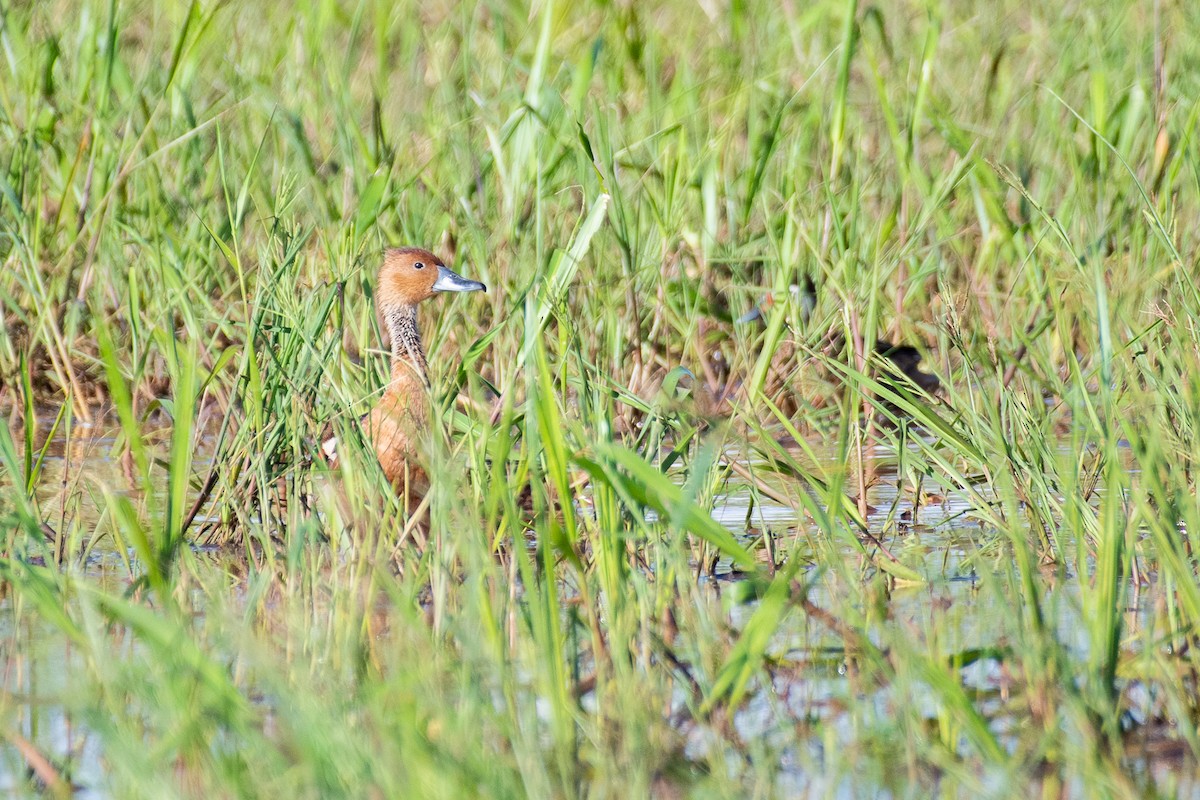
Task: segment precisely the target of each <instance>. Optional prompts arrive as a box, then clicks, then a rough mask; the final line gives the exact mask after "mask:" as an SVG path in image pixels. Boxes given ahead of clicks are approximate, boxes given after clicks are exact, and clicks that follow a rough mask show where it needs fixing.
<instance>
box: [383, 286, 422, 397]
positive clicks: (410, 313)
mask: <svg viewBox="0 0 1200 800" xmlns="http://www.w3.org/2000/svg"><path fill="white" fill-rule="evenodd" d="M384 319H385V321H386V323H387V327H388V333H389V334H391V337H392V381H391V385H390V386H389V388H390V389H400V388H402V387H405V386H412V385H414V384H418V385H420V386H421V387H426V386H428V385H429V364H428V363H427V362H426V361H425V348H424V347H422V346H421V331H420V329H419V328H417V307H416V306H410V305H404V306H398V307H395V308H392V309H389V310H388V313H387V314H386V316H385V317H384Z"/></svg>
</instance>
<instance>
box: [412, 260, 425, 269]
mask: <svg viewBox="0 0 1200 800" xmlns="http://www.w3.org/2000/svg"><path fill="white" fill-rule="evenodd" d="M413 269H425V264H424V263H422V262H420V261H418V262H417V263H415V264H413Z"/></svg>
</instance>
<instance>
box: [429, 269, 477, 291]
mask: <svg viewBox="0 0 1200 800" xmlns="http://www.w3.org/2000/svg"><path fill="white" fill-rule="evenodd" d="M433 290H434V291H435V292H486V291H487V287H486V286H484V285H483V284H482V283H480V282H479V281H469V280H467V279H466V278H464V277H463V276H462V275H459V274H458V273H457V272H455V271H454V270H452V269H450V268H449V267H438V276H437V280H436V281H434V282H433Z"/></svg>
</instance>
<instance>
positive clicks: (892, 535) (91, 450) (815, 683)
mask: <svg viewBox="0 0 1200 800" xmlns="http://www.w3.org/2000/svg"><path fill="white" fill-rule="evenodd" d="M81 433H86V434H87V435H80V434H81ZM155 436H158V437H159V438H160V439H161V440H162V441H164V442H165V438H166V433H165V432H163V431H159V432H153V431H152V432H151V434H150V437H151V439H152V440H153V439H154V437H155ZM117 444H118V441H117V437H116V436H115V434H114V433H113V432H111V431H103V430H92V431H80V430H79V429H76V431H75V434H74V435H73V436H72V437H71V440H70V443H69V446H68V445H67V444H66V443H65V440H62V439H61V437H60V439H58V440H55V441H54V442H52V443H51V444H50V446H49V447H48V448H47V457H46V461H45V463H44V465H43V472H42V475H41V477H40V479H39V488H40V492H39V501H40V502H41V507H42V510H43V512H44V513H45V515H46V518H47V520H48V521H50V522H51V524H52V526H54V527H56V528H58V529H60V530H67V529H69V528H71V527H72V523H73V527H74V528H75V529H83V530H90V529H93V528H94V527H96V525H97V524H98V523H100V522H102V520H103V516H104V514H105V513H106V512H105V511H104V510H103V509H105V507H106V506H105V499H104V495H103V493H104V492H105V491H107V492H116V493H122V492H132V491H134V490H133V489H131V488H130V486H131V482H130V480H129V478H128V476H127V474H126V470H125V469H124V468H123V466H122V464H121V463H120V460H119V459H117V458H115V457H114V453H115V452H116V451H117ZM818 452H819V453H823V457H828V458H829V459H831V462H830V463H833V462H832V459H833V458H835V455H834V453H833V451H832V450H831V449H829V450H826V451H820V450H819V449H818ZM888 461H889V458H888V455H887V454H886V453H883V454H881V455H880V457H879V459H878V462H877V463H876V464H875V465H874V466H875V467H876V468H877V469H879V471H880V472H882V473H884V474H885V475H886V472H887V463H888ZM197 469H199V470H202V469H203V462H202V461H198V462H197ZM850 491H853V488H852V487H851V489H850ZM912 499H913V494H912V492H909V491H897V489H896V485H895V480H894V476H889V477H885V478H884V479H883V480H880V481H879V482H878V483H876V484H875V485H874V486H873V487H872V488H871V490H870V491H869V493H868V496H867V502H868V503H869V504H870V505H871V506H872V507H873V509H874V510H873V511H872V512H871V513H870V514H869V515H868V518H867V519H868V524H869V528H870V530H871V531H872V532H873V534H874V535H875V536H877V537H878V539H879V541H880V542H881V543H882V544H883V545H884V546H885V547H887V548H888V549H889V550H890V551H891V552H893V553H895V554H896V555H897V556H899V557H900V558H901V559H902V560H903V561H904V562H905V563H906V564H909V565H914V564H915V565H918V570H919V571H920V572H921V573H922V575H923V576H924V577H925V578H926V580H927V582H926V583H925V584H922V585H913V586H896V587H893V588H891V589H890V590H889V591H888V594H887V597H886V608H887V617H888V620H889V624H892V625H899V626H904V627H905V628H906V629H909V630H911V631H912V632H913V640H914V643H918V642H920V641H921V640H923V639H924V638H926V637H935V638H936V642H937V644H936V649H937V651H938V653H939V654H940V655H941V656H943V657H948V656H950V655H953V654H974V653H983V655H982V656H981V657H978V658H974V656H971V659H973V663H969V664H968V665H967V666H965V667H964V668H963V669H962V680H963V685H964V687H965V688H967V689H969V690H971V691H973V692H975V696H976V698H977V707H978V708H979V710H980V711H981V712H982V713H983V714H984V715H985V716H986V717H987V719H988V720H989V724H990V726H991V727H992V730H993V731H994V732H995V733H997V734H998V736H999V737H1000V740H1001V741H1002V742H1003V743H1004V744H1005V746H1006V747H1008V748H1009V749H1010V750H1012V749H1013V748H1015V746H1016V741H1017V738H1018V734H1019V731H1014V730H1013V720H1011V719H1010V718H1008V717H1007V716H1006V714H1005V710H1004V708H1005V705H1004V702H1003V700H1002V697H1003V694H1004V692H1005V690H1006V687H1007V685H1008V683H1009V682H1010V681H1011V679H1012V678H1011V676H1010V675H1008V674H1007V672H1006V670H1005V669H1004V667H1003V664H1002V663H1001V662H1000V661H999V660H997V659H996V658H994V657H988V655H987V654H986V652H987V651H988V650H989V648H1002V647H1004V646H1006V644H1007V635H1008V633H1009V629H1008V626H1007V625H1006V624H1005V623H1004V621H1005V620H1007V619H1009V618H1010V617H1011V615H1012V614H1013V613H1014V611H1013V607H1012V606H1010V605H1009V604H1007V603H1006V602H1005V600H1004V595H1003V593H1002V592H997V591H981V590H980V584H981V582H982V581H989V580H996V577H997V576H998V575H1000V574H1001V573H1002V569H1003V564H1002V562H1001V559H1002V558H1003V557H1002V556H1000V555H999V553H998V552H997V546H996V543H995V537H993V536H990V535H989V533H988V531H987V530H985V529H984V528H983V527H982V526H981V525H980V523H979V522H978V521H977V520H976V519H975V518H974V516H973V515H972V514H971V511H972V506H971V504H970V502H969V501H968V500H967V499H966V498H964V497H961V496H954V495H950V496H946V497H944V498H937V499H938V502H936V504H930V505H925V506H923V507H921V508H920V509H914V508H913V504H912ZM712 515H713V517H714V518H715V519H716V520H717V521H718V522H720V523H721V524H722V525H724V526H726V527H727V528H729V529H730V530H731V531H733V532H734V533H735V534H737V535H738V536H741V537H745V538H746V539H748V540H749V539H755V538H758V537H761V536H762V535H764V532H768V533H769V534H770V535H771V536H773V537H774V540H775V547H776V551H777V552H782V553H792V554H794V555H795V556H796V557H799V558H802V559H803V558H805V554H806V553H811V554H812V556H813V557H812V559H811V560H812V561H813V562H814V563H817V562H818V561H819V558H820V556H819V555H818V551H817V550H816V549H815V546H814V545H813V543H811V542H810V541H808V539H807V537H810V536H812V535H813V534H812V532H811V527H812V526H811V525H809V524H808V523H807V522H806V520H805V519H804V518H803V515H802V514H798V513H797V511H796V510H795V509H793V508H792V507H790V506H786V505H782V504H779V503H775V502H771V501H769V500H766V499H764V498H762V497H759V496H755V495H754V493H752V492H751V490H750V488H749V487H748V486H746V485H739V484H732V485H731V486H730V487H729V491H728V493H727V494H725V495H723V496H721V497H719V498H718V500H717V503H716V505H715V508H714V510H713V512H712ZM866 544H867V548H868V551H870V552H872V553H873V554H876V555H877V553H876V545H875V544H873V543H870V542H867V543H866ZM833 547H834V548H835V549H836V551H837V552H838V554H839V555H840V556H842V557H843V558H844V559H845V560H846V562H847V563H851V564H857V565H859V567H860V568H861V569H863V570H865V571H872V569H871V568H870V566H869V564H867V563H866V562H865V560H864V558H863V556H862V554H861V552H860V551H859V550H858V549H857V548H855V547H854V546H853V545H852V544H851V543H848V542H846V543H833ZM88 552H89V554H88V556H87V558H86V560H85V561H84V562H83V563H77V564H74V565H70V566H68V567H65V568H67V569H71V570H74V571H77V572H78V573H79V574H82V575H85V576H86V577H87V578H89V579H90V580H92V581H95V582H98V583H99V584H100V585H101V587H102V588H104V589H105V590H107V591H112V592H117V593H120V592H123V591H124V590H126V589H127V588H129V586H130V585H131V584H132V580H133V575H134V573H135V572H136V569H137V567H136V560H135V559H134V557H133V556H132V554H131V553H127V552H122V551H120V550H119V549H116V548H114V546H113V542H111V541H101V542H99V543H98V544H97V546H96V547H95V548H92V549H90V550H89V551H88ZM1067 560H1068V563H1072V560H1073V555H1072V557H1071V558H1068V559H1067ZM221 568H222V567H221V566H220V565H215V566H214V569H221ZM722 572H724V570H722ZM800 578H801V579H802V580H804V581H806V582H807V584H808V586H809V595H808V597H809V600H811V601H812V602H813V603H815V604H816V605H817V606H819V607H822V608H828V607H833V606H835V605H836V603H835V598H834V596H833V594H832V593H833V592H836V591H837V581H836V580H831V579H828V576H826V575H824V574H823V573H822V572H821V571H820V570H818V569H817V568H816V567H813V566H809V567H806V568H805V569H803V570H802V572H801V573H800ZM711 582H712V584H713V585H714V587H716V589H717V591H723V589H722V587H723V586H727V585H732V584H733V583H734V582H736V578H733V577H732V576H729V575H728V574H725V575H719V576H718V578H717V579H716V580H712V581H711ZM1042 588H1043V591H1044V592H1045V593H1046V597H1047V602H1046V608H1047V609H1048V610H1049V611H1050V613H1051V614H1052V618H1051V623H1052V625H1053V627H1054V628H1055V629H1056V631H1057V635H1058V638H1059V641H1060V642H1063V643H1065V644H1066V645H1067V646H1068V648H1069V650H1070V651H1071V652H1073V653H1074V654H1075V655H1076V656H1078V657H1079V658H1081V659H1082V658H1083V657H1084V656H1085V655H1086V653H1087V650H1088V645H1089V643H1088V641H1087V637H1086V632H1085V631H1086V626H1085V624H1084V622H1085V621H1084V620H1083V619H1082V617H1081V614H1080V610H1079V609H1080V607H1081V598H1080V586H1079V584H1078V581H1077V580H1076V579H1075V578H1074V577H1072V576H1071V573H1070V570H1066V571H1063V570H1059V571H1047V572H1046V573H1045V574H1044V575H1043V576H1042ZM1154 596H1155V592H1154V587H1153V585H1151V586H1149V587H1146V588H1145V590H1144V591H1141V592H1138V593H1135V594H1134V596H1133V599H1132V603H1131V605H1130V607H1129V608H1128V609H1127V610H1126V620H1125V622H1126V631H1127V634H1126V638H1127V640H1129V643H1128V646H1129V647H1131V648H1133V649H1136V648H1137V647H1138V646H1139V645H1138V642H1139V641H1140V637H1139V636H1138V634H1139V633H1140V632H1141V631H1142V630H1143V629H1144V628H1146V627H1147V626H1151V627H1152V626H1153V609H1152V607H1151V602H1152V598H1153V597H1154ZM13 602H14V601H13V599H12V598H11V597H9V596H8V594H7V593H5V597H4V599H3V601H2V603H0V610H3V611H12V610H13V606H12V604H13ZM756 608H757V605H756V604H755V603H753V602H748V603H739V602H731V603H727V609H728V613H729V622H730V623H731V625H732V626H733V627H734V628H737V627H740V626H741V625H744V624H745V623H746V622H747V621H748V620H749V619H750V617H751V616H752V615H753V613H754V611H755V609H756ZM868 635H869V636H872V633H871V630H870V629H868ZM872 638H874V636H872ZM128 646H129V647H132V648H135V649H136V648H137V645H136V643H134V642H132V641H131V642H130V643H129V644H128ZM769 649H770V652H771V653H773V654H777V656H778V660H777V664H776V666H775V668H774V669H773V670H772V674H771V676H770V677H769V679H767V681H765V682H764V683H763V684H761V685H759V686H758V687H757V689H756V690H755V691H752V692H751V693H750V695H749V698H748V700H747V701H746V702H745V703H744V705H743V706H742V708H741V709H740V710H739V711H738V713H737V714H736V715H735V716H734V718H733V720H732V725H733V728H734V730H735V731H736V733H737V735H738V736H739V738H740V739H742V740H743V741H746V742H752V741H756V740H761V741H764V742H771V741H776V742H778V743H779V745H780V748H781V749H780V751H779V752H781V753H782V756H781V762H780V764H779V767H780V770H779V774H778V778H777V780H778V783H777V787H776V788H777V790H778V791H779V792H780V794H783V795H802V794H809V795H814V796H834V797H855V796H860V794H861V791H862V788H863V787H862V784H861V782H859V781H858V780H851V779H849V778H844V779H838V780H837V781H831V779H830V778H829V776H828V774H827V772H826V771H824V770H822V768H821V766H822V764H823V763H824V761H825V759H826V758H827V754H828V752H829V750H830V749H831V748H835V749H836V748H852V747H854V746H856V745H857V744H860V740H861V736H862V730H861V726H862V724H863V719H862V715H863V713H864V711H863V709H867V710H868V711H869V713H870V714H872V715H874V716H875V718H876V719H878V720H883V721H886V720H887V719H889V717H891V716H892V714H891V713H890V711H889V709H891V708H893V707H894V706H895V704H897V703H906V704H909V706H910V707H912V706H915V707H917V708H919V709H920V710H921V713H922V714H923V715H924V716H925V717H926V718H927V719H928V720H929V721H930V723H931V724H934V723H936V720H937V719H938V715H939V706H938V700H937V698H936V697H935V696H934V695H933V694H932V692H929V691H924V692H922V691H915V692H914V693H912V694H910V695H908V696H904V697H900V696H899V695H898V694H897V689H896V687H894V686H882V687H876V688H874V689H872V690H871V691H870V692H869V693H868V694H867V695H865V696H864V695H863V694H862V688H861V687H856V686H853V685H852V684H851V683H850V682H849V681H848V677H847V674H848V672H849V671H851V670H852V669H853V665H852V664H851V663H850V662H849V661H848V660H847V658H846V655H845V652H844V650H843V649H842V642H841V641H840V640H839V639H837V637H835V636H833V635H831V633H830V632H829V631H827V630H823V629H821V627H820V625H819V624H818V623H817V622H814V621H813V620H812V619H809V618H807V617H806V616H805V615H804V614H803V613H801V612H799V611H793V612H792V613H791V616H790V617H789V619H788V620H787V621H786V622H785V624H784V625H783V626H782V627H781V628H780V629H779V630H778V631H777V633H776V634H775V637H774V639H773V641H772V644H771V647H770V648H769ZM0 653H2V656H3V663H4V665H5V673H4V682H3V690H4V692H5V695H6V699H5V702H3V703H0V710H7V711H8V717H9V720H10V723H9V728H10V730H11V731H12V732H13V733H14V734H15V737H20V738H23V739H25V740H28V741H31V742H37V743H38V746H39V747H40V748H44V749H46V750H48V751H49V752H47V753H46V754H47V755H48V756H50V757H51V758H52V760H53V761H54V763H55V764H56V765H58V766H59V767H63V768H65V769H64V772H69V774H70V779H71V780H72V781H73V782H74V784H75V786H76V790H77V791H76V794H75V796H77V797H86V798H91V797H106V796H107V795H106V794H105V793H104V791H103V789H102V788H101V787H103V786H105V770H104V764H103V754H102V753H101V752H100V750H99V745H98V744H97V740H96V738H95V737H92V736H89V735H87V730H86V728H85V727H83V726H81V724H80V723H78V722H77V721H76V722H72V721H71V720H70V718H69V717H68V716H67V715H66V714H65V713H64V711H63V709H64V706H65V705H67V703H66V702H65V701H66V699H67V698H69V697H70V696H71V694H72V693H73V692H75V691H78V690H79V689H78V687H76V686H74V685H73V683H72V674H73V671H74V670H75V669H76V668H84V667H85V665H84V664H82V663H80V658H79V656H78V654H77V653H76V651H75V649H74V648H73V646H72V645H71V643H70V641H69V640H68V639H67V638H66V637H65V636H63V635H62V634H61V632H59V631H57V630H56V629H55V628H53V627H51V626H50V625H48V624H46V623H44V622H42V621H41V620H40V618H37V617H34V616H33V615H30V614H17V613H0ZM1126 691H1127V692H1129V693H1130V695H1131V697H1137V698H1140V699H1141V700H1144V703H1143V705H1144V706H1146V707H1149V706H1152V705H1153V702H1152V698H1149V697H1147V696H1146V690H1145V688H1144V687H1140V686H1139V685H1137V684H1130V685H1128V686H1127V687H1126ZM1138 692H1141V695H1138ZM586 703H587V700H586V698H585V705H586ZM852 705H853V706H855V707H856V708H857V712H856V713H857V716H855V715H851V714H849V713H847V708H848V707H850V706H852ZM1135 705H1137V704H1136V703H1135ZM685 708H686V702H685V698H683V697H682V696H681V697H680V699H679V702H678V706H677V710H678V711H680V712H682V711H683V710H684V709H685ZM683 718H684V715H683V714H680V719H683ZM1147 723H1149V720H1147V719H1145V718H1142V719H1138V718H1137V714H1136V713H1135V714H1133V715H1131V720H1130V727H1131V728H1139V729H1140V728H1142V727H1145V731H1144V735H1145V737H1146V746H1145V749H1144V756H1143V757H1140V758H1138V759H1137V760H1135V762H1134V763H1132V764H1130V765H1129V768H1130V769H1131V770H1132V771H1133V772H1134V773H1135V774H1137V773H1142V774H1147V775H1150V776H1152V777H1153V779H1154V782H1155V783H1161V782H1162V781H1164V780H1170V781H1172V782H1174V784H1173V785H1176V786H1177V789H1178V791H1179V796H1189V797H1200V769H1198V767H1197V764H1196V762H1195V760H1194V759H1193V758H1192V756H1191V753H1190V751H1189V750H1188V748H1187V747H1186V746H1182V747H1180V746H1179V742H1178V739H1177V738H1176V737H1175V736H1174V734H1173V733H1172V732H1171V731H1170V730H1169V729H1163V726H1161V725H1160V726H1158V727H1157V728H1155V727H1154V726H1153V725H1149V724H1147ZM813 726H819V729H820V734H819V735H812V736H809V737H807V738H806V737H800V738H799V740H797V735H796V731H797V728H798V727H801V728H804V727H813ZM679 727H680V731H681V733H683V734H684V736H685V740H686V747H685V752H684V755H685V757H687V758H690V759H694V760H698V759H707V757H708V756H710V755H711V751H712V748H725V747H727V743H726V741H725V740H724V739H723V738H722V737H721V736H720V735H717V734H716V733H715V732H714V731H712V730H710V729H708V728H707V727H706V726H704V725H702V724H699V723H696V722H693V721H684V722H681V723H680V725H679ZM797 741H798V743H797ZM16 742H17V740H16V739H15V738H13V739H11V740H10V741H8V742H5V743H0V792H3V793H5V794H10V795H11V794H18V793H20V792H22V791H23V788H22V787H25V786H26V785H27V783H26V776H27V775H28V774H29V773H28V771H29V761H28V760H27V758H26V756H25V755H23V754H22V753H21V752H20V750H19V747H18V746H17V744H16ZM726 756H727V757H736V754H732V753H726ZM1010 777H1011V776H994V777H993V778H986V777H985V784H987V783H989V782H993V783H995V785H996V787H997V790H999V789H1000V787H1002V786H1004V785H1005V783H1004V782H1005V781H1007V780H1009V778H1010ZM1065 793H1066V795H1067V796H1080V797H1082V796H1087V787H1084V786H1072V785H1069V786H1067V787H1065Z"/></svg>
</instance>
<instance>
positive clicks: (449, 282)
mask: <svg viewBox="0 0 1200 800" xmlns="http://www.w3.org/2000/svg"><path fill="white" fill-rule="evenodd" d="M483 291H487V287H486V286H484V285H483V284H482V283H480V282H479V281H472V280H467V279H466V278H464V277H463V276H461V275H459V274H458V273H457V272H455V271H454V270H452V269H450V268H449V267H447V266H446V264H445V263H444V262H443V261H442V260H441V259H440V258H438V257H437V256H435V255H434V254H433V253H431V252H429V251H428V250H422V249H421V248H419V247H395V248H391V249H389V250H387V251H386V252H385V253H384V255H383V266H382V267H381V268H380V270H379V283H378V289H377V290H376V298H377V299H378V305H379V310H380V312H381V313H382V314H383V315H384V316H385V317H386V316H387V314H386V312H387V311H388V310H391V309H396V308H406V307H408V308H411V307H413V306H416V305H417V304H418V303H420V302H421V301H423V300H428V299H429V298H430V297H433V296H434V295H435V294H437V293H438V292H483Z"/></svg>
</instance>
